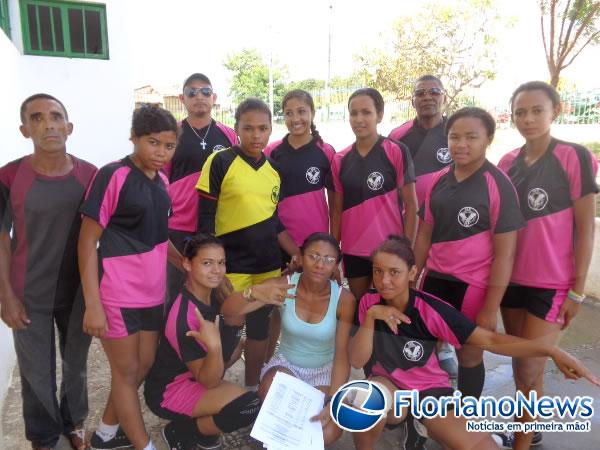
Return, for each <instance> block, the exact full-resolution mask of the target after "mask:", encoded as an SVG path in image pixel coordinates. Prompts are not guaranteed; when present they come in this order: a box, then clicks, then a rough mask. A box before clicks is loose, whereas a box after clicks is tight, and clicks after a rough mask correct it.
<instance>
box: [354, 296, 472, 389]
mask: <svg viewBox="0 0 600 450" xmlns="http://www.w3.org/2000/svg"><path fill="white" fill-rule="evenodd" d="M409 292H410V293H409V300H408V305H407V306H406V309H405V310H404V314H405V315H406V316H408V318H409V319H410V321H411V323H410V324H407V323H402V324H400V325H399V326H398V334H394V332H393V331H392V330H391V329H390V328H389V327H388V326H387V324H386V323H385V322H384V321H382V320H376V321H375V324H374V333H373V353H372V355H371V361H372V362H373V363H374V364H373V366H372V368H371V375H372V376H382V377H385V378H387V379H389V380H390V381H391V382H392V383H394V385H396V386H397V387H398V389H416V390H418V391H419V392H420V393H421V398H423V397H424V396H425V395H428V396H434V397H439V396H443V395H452V393H453V391H454V389H453V388H452V387H451V385H450V381H449V379H448V373H446V372H445V371H444V370H443V369H442V368H441V367H440V364H439V360H438V357H437V352H436V351H435V349H436V344H437V342H438V341H445V342H449V343H450V344H452V345H453V346H455V347H456V348H460V347H461V346H462V345H463V344H464V343H465V342H466V341H467V340H468V339H469V337H470V336H471V334H472V333H473V331H475V328H476V327H475V324H474V323H473V322H471V321H470V320H469V319H467V318H466V317H465V316H464V315H462V314H461V313H460V312H458V311H457V310H456V309H454V308H453V307H452V306H450V305H449V304H447V303H446V302H443V301H442V300H440V299H438V298H436V297H434V296H432V295H429V294H427V293H425V292H420V291H415V290H412V289H411V290H410V291H409ZM385 304H386V303H385V301H384V300H383V299H382V298H381V296H380V295H379V294H378V293H377V292H375V291H374V290H371V291H369V292H368V293H366V294H365V295H363V297H362V299H361V300H360V303H359V306H358V321H359V323H360V325H362V324H363V323H364V321H365V318H366V315H367V311H368V310H369V308H371V307H372V306H374V305H385Z"/></svg>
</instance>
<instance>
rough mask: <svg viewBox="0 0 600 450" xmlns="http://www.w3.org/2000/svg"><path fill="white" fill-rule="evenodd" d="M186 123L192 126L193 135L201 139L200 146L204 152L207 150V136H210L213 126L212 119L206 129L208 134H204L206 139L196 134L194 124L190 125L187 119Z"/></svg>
mask: <svg viewBox="0 0 600 450" xmlns="http://www.w3.org/2000/svg"><path fill="white" fill-rule="evenodd" d="M185 121H186V122H187V124H188V125H189V126H190V128H191V129H192V131H193V133H194V134H195V135H196V136H197V137H198V139H200V146H201V147H202V150H206V136H208V132H209V131H210V127H211V126H212V119H211V121H210V123H209V124H208V128H207V129H206V133H204V137H200V135H199V134H198V133H197V132H196V130H194V127H193V126H192V124H191V123H190V121H189V120H187V119H185Z"/></svg>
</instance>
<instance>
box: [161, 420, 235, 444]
mask: <svg viewBox="0 0 600 450" xmlns="http://www.w3.org/2000/svg"><path fill="white" fill-rule="evenodd" d="M186 425H188V424H187V423H180V422H178V421H171V422H169V423H168V424H166V425H165V426H164V427H163V429H162V430H161V434H162V437H163V439H164V441H165V443H166V444H167V447H168V448H169V449H171V450H221V449H222V448H223V447H222V445H221V436H220V435H216V436H205V435H203V434H202V433H200V432H199V431H196V432H195V433H190V432H189V431H190V430H189V426H186Z"/></svg>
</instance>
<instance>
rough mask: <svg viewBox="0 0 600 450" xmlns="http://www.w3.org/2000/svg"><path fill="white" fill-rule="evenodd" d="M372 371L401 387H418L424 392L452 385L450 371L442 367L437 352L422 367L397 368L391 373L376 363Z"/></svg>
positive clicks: (417, 388)
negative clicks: (445, 370)
mask: <svg viewBox="0 0 600 450" xmlns="http://www.w3.org/2000/svg"><path fill="white" fill-rule="evenodd" d="M372 372H373V375H376V376H381V377H385V378H387V379H389V380H390V381H391V382H392V383H394V384H395V385H396V386H397V387H398V388H399V389H416V390H418V391H421V392H422V391H426V390H428V389H435V388H447V387H450V380H449V378H448V373H446V372H444V370H443V369H442V368H441V367H440V363H439V361H438V359H437V356H436V355H435V352H433V353H432V354H431V356H430V357H429V359H428V360H427V363H426V364H425V365H424V366H422V367H413V368H411V369H408V370H402V369H396V370H394V371H393V372H392V373H391V374H390V373H388V372H386V370H385V369H384V368H383V367H382V366H381V364H379V363H376V364H375V365H374V366H373V369H372Z"/></svg>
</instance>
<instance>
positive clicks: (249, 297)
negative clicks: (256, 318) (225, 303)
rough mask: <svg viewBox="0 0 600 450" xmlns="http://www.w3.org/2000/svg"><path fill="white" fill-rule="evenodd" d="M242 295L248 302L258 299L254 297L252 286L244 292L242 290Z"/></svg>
mask: <svg viewBox="0 0 600 450" xmlns="http://www.w3.org/2000/svg"><path fill="white" fill-rule="evenodd" d="M242 297H244V300H246V301H247V302H248V303H252V302H255V301H256V299H255V298H254V297H252V286H250V287H247V288H246V289H244V292H242Z"/></svg>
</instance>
